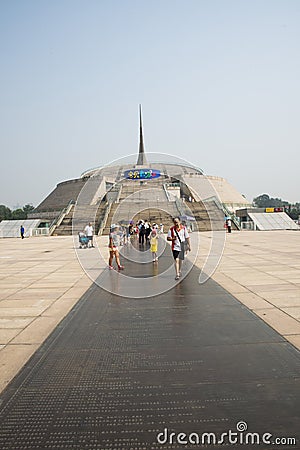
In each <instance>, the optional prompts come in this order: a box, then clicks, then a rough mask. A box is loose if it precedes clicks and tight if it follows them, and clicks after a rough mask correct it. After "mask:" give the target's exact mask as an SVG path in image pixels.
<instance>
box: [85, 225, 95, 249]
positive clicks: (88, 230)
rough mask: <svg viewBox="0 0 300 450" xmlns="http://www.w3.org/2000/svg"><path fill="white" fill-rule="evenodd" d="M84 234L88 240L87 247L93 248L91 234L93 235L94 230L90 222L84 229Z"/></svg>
mask: <svg viewBox="0 0 300 450" xmlns="http://www.w3.org/2000/svg"><path fill="white" fill-rule="evenodd" d="M84 232H85V234H86V236H87V238H88V240H89V245H88V246H89V247H94V244H93V234H94V229H93V227H92V224H91V222H90V223H89V224H88V225H87V226H86V227H85V229H84Z"/></svg>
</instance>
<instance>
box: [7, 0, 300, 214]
mask: <svg viewBox="0 0 300 450" xmlns="http://www.w3.org/2000/svg"><path fill="white" fill-rule="evenodd" d="M0 50H1V60H0V61H1V62H0V64H1V70H0V119H1V121H0V123H1V133H0V147H1V185H0V188H1V191H0V194H1V195H0V204H6V205H8V206H10V207H14V206H16V205H17V204H19V205H24V204H25V203H33V204H34V205H37V204H38V203H39V202H40V201H41V200H42V199H43V198H44V197H45V196H46V195H47V194H48V193H49V192H50V191H51V190H52V189H53V188H54V187H55V186H56V184H57V183H58V182H60V181H64V180H67V179H71V178H76V177H78V176H80V174H81V173H82V172H83V171H85V170H87V169H89V168H91V167H95V166H101V165H103V164H105V163H109V162H110V161H111V160H113V159H116V158H119V157H122V156H125V155H127V154H132V153H135V152H137V151H138V139H139V130H138V104H139V103H142V105H143V121H144V136H145V147H146V151H147V150H148V151H149V152H159V153H169V154H173V155H175V156H179V157H183V158H185V159H187V160H189V161H191V162H193V163H195V164H196V165H198V166H199V167H201V168H202V169H203V170H204V172H205V173H206V174H209V175H218V176H223V177H225V178H227V179H228V180H229V181H230V182H231V183H232V184H233V185H234V186H235V187H236V189H237V190H239V191H240V192H241V193H243V194H244V195H246V197H247V198H248V199H249V200H252V199H253V197H255V196H257V195H259V194H262V193H267V194H269V195H270V196H276V197H277V196H278V197H281V198H283V199H285V200H289V201H292V202H293V201H299V200H300V189H299V185H300V182H299V166H300V134H299V132H300V88H299V80H300V1H299V0H279V1H278V0H251V1H250V0H248V1H246V0H232V1H227V0H197V1H194V0H181V1H177V0H172V1H169V0H159V1H158V0H151V1H149V0H136V1H133V0H123V1H120V0H119V1H114V0H105V1H101V0H97V1H96V0H86V1H83V0H82V1H77V0H51V1H50V0H48V1H39V0H36V1H30V0H19V1H16V0H0Z"/></svg>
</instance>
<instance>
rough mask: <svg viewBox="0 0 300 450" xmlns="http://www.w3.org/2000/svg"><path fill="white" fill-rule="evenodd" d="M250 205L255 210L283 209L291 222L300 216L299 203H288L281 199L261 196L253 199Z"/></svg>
mask: <svg viewBox="0 0 300 450" xmlns="http://www.w3.org/2000/svg"><path fill="white" fill-rule="evenodd" d="M252 205H253V206H255V207H257V208H283V209H284V211H285V212H286V213H287V214H288V215H289V216H290V217H291V219H293V220H297V219H298V217H299V216H300V202H297V203H289V202H288V201H286V200H282V199H281V198H273V197H269V195H268V194H262V195H259V196H258V197H256V198H254V199H253V203H252Z"/></svg>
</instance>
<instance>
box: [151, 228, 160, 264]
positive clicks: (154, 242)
mask: <svg viewBox="0 0 300 450" xmlns="http://www.w3.org/2000/svg"><path fill="white" fill-rule="evenodd" d="M157 247H158V235H157V230H156V229H155V228H152V231H151V233H150V251H151V253H152V258H153V262H155V261H158V256H157Z"/></svg>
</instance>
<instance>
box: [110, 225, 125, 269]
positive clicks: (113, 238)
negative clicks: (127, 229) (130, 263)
mask: <svg viewBox="0 0 300 450" xmlns="http://www.w3.org/2000/svg"><path fill="white" fill-rule="evenodd" d="M121 234H122V233H120V231H119V226H118V225H112V226H111V232H110V234H109V244H108V248H109V262H108V267H109V269H111V270H112V269H113V259H114V258H115V259H116V263H117V265H118V270H123V269H124V266H122V265H121V263H120V254H119V246H120V243H121Z"/></svg>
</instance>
